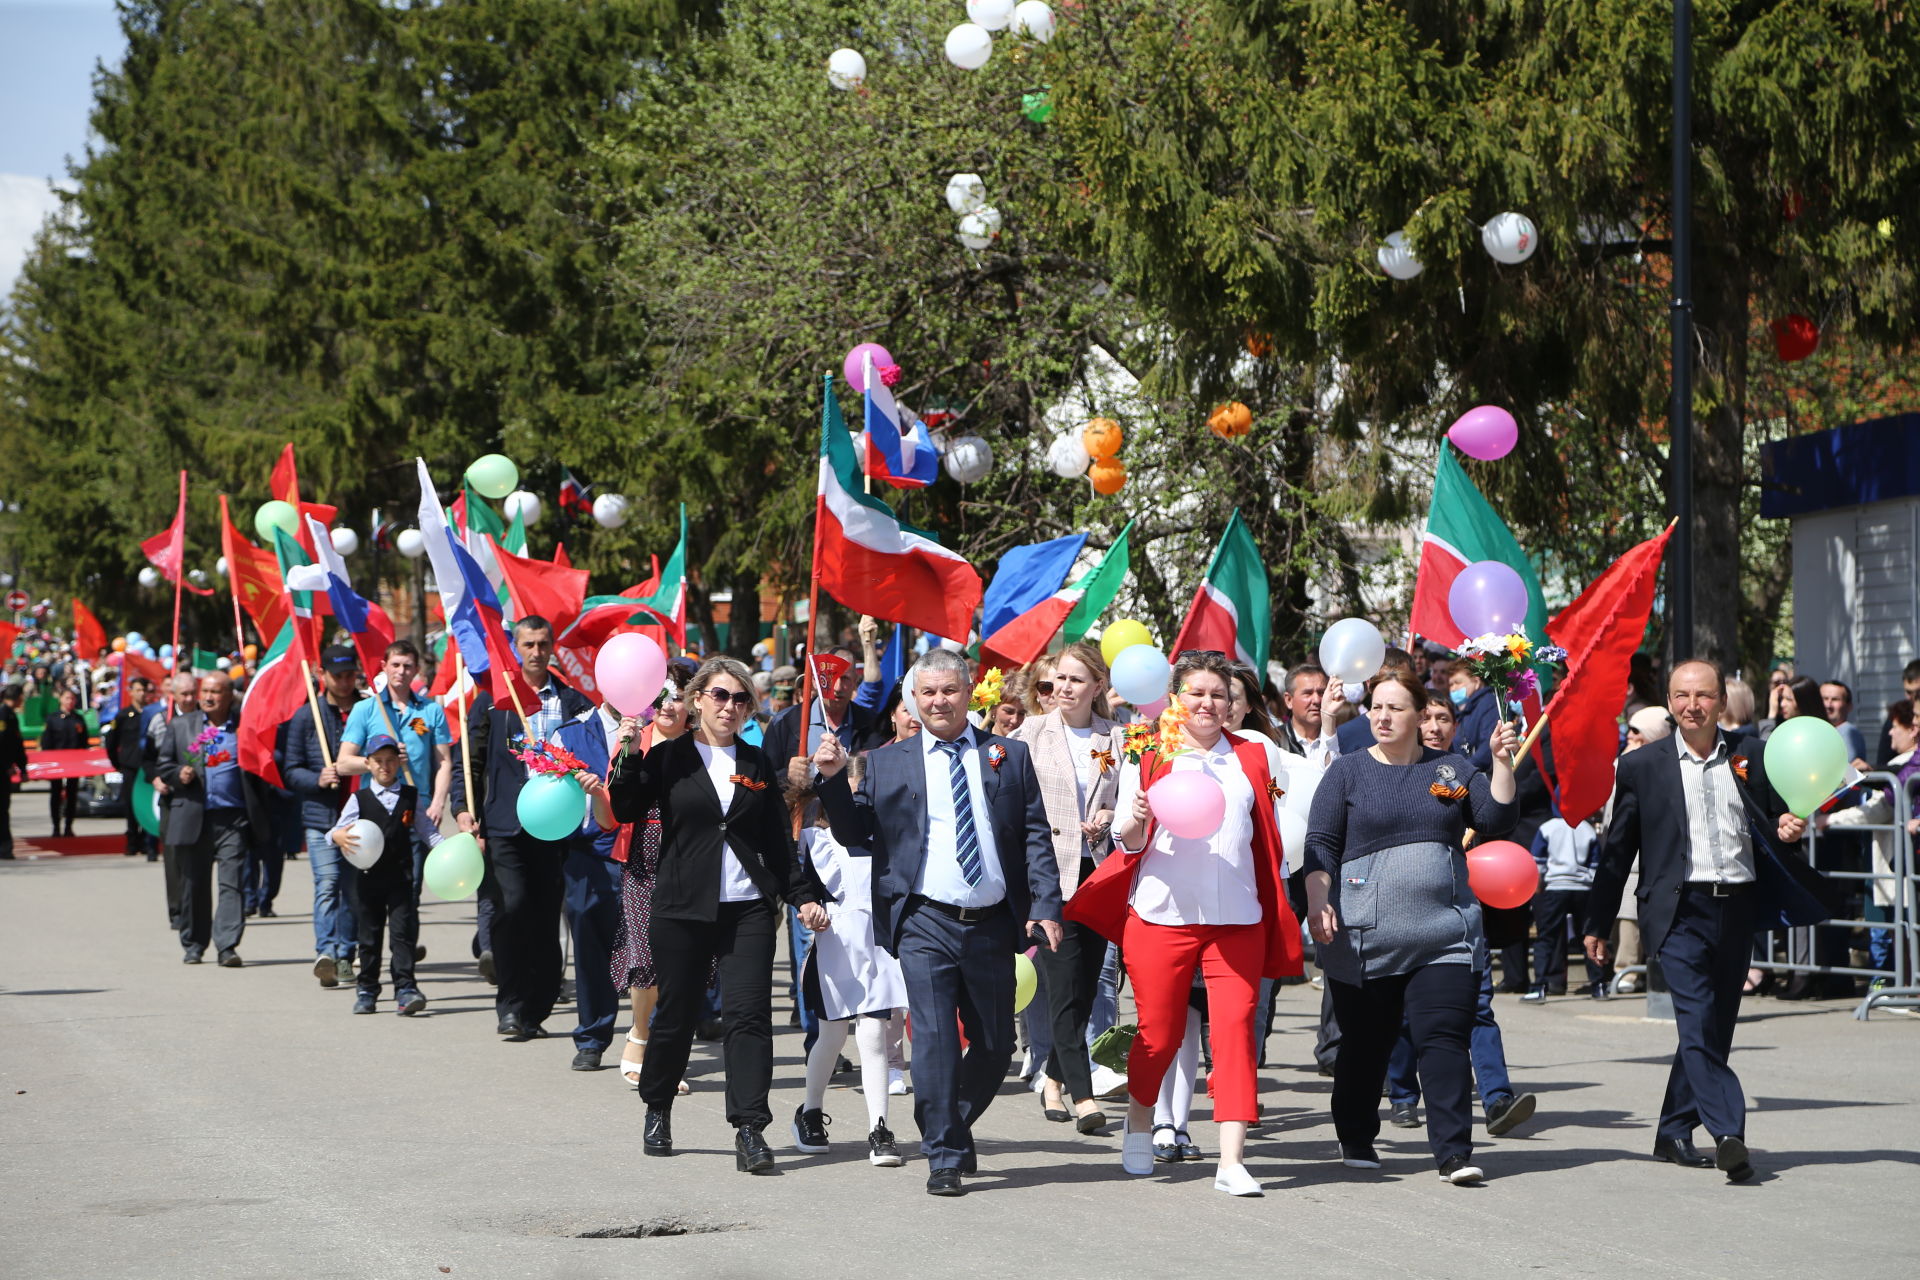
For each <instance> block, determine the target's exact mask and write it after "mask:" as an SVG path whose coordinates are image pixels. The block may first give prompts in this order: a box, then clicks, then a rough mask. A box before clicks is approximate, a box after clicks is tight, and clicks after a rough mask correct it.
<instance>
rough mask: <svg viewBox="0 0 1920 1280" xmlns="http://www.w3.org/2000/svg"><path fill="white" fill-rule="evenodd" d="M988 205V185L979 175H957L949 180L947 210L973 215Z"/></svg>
mask: <svg viewBox="0 0 1920 1280" xmlns="http://www.w3.org/2000/svg"><path fill="white" fill-rule="evenodd" d="M986 203H987V184H986V182H985V181H984V180H983V179H982V178H981V177H980V175H979V174H977V173H956V174H954V175H953V176H952V177H951V178H948V179H947V208H949V209H951V210H953V211H954V212H955V213H957V214H968V213H972V212H973V211H974V210H975V209H978V208H980V207H981V206H983V205H985V204H986Z"/></svg>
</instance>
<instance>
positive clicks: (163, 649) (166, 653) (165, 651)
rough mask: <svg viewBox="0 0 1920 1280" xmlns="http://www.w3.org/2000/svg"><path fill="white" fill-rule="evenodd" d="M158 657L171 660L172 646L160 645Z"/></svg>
mask: <svg viewBox="0 0 1920 1280" xmlns="http://www.w3.org/2000/svg"><path fill="white" fill-rule="evenodd" d="M160 656H161V657H163V658H171V657H172V656H173V646H172V645H170V644H163V645H161V646H160Z"/></svg>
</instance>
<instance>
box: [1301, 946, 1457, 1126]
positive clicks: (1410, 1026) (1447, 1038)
mask: <svg viewBox="0 0 1920 1280" xmlns="http://www.w3.org/2000/svg"><path fill="white" fill-rule="evenodd" d="M1327 989H1328V990H1329V991H1331V992H1333V1007H1334V1010H1335V1011H1336V1013H1337V1014H1338V1016H1339V1019H1340V1058H1339V1061H1338V1062H1336V1063H1335V1064H1334V1068H1333V1127H1334V1131H1335V1132H1336V1133H1337V1134H1338V1135H1339V1137H1340V1141H1341V1142H1342V1143H1345V1144H1347V1145H1349V1146H1371V1145H1372V1144H1373V1140H1374V1139H1375V1138H1376V1137H1378V1136H1379V1134H1380V1089H1381V1086H1382V1085H1384V1084H1385V1083H1386V1079H1387V1061H1388V1059H1390V1058H1391V1057H1392V1056H1393V1046H1394V1042H1395V1041H1397V1040H1398V1039H1399V1038H1400V1024H1401V1022H1402V1021H1403V1020H1404V1021H1405V1023H1406V1025H1407V1030H1408V1031H1409V1033H1410V1034H1411V1035H1412V1037H1413V1048H1414V1052H1415V1053H1416V1054H1418V1055H1419V1061H1420V1090H1421V1092H1422V1093H1423V1094H1425V1095H1426V1099H1427V1142H1428V1144H1429V1146H1430V1147H1431V1148H1432V1150H1433V1159H1434V1163H1435V1164H1445V1163H1446V1162H1447V1161H1448V1160H1450V1159H1452V1158H1453V1157H1454V1156H1465V1155H1471V1154H1472V1152H1473V1061H1472V1058H1471V1057H1470V1056H1469V1055H1468V1051H1467V1044H1468V1039H1469V1037H1470V1036H1471V1035H1472V1034H1473V1019H1474V1006H1475V1004H1476V1003H1477V1001H1478V999H1479V994H1480V975H1479V974H1477V973H1475V972H1474V971H1473V968H1472V966H1470V965H1465V964H1430V965H1426V966H1424V967H1423V968H1419V969H1415V970H1414V971H1413V972H1412V973H1401V974H1395V975H1394V976H1392V977H1389V978H1368V979H1367V980H1366V981H1365V982H1364V983H1361V984H1360V985H1358V986H1355V985H1353V984H1352V983H1346V982H1339V981H1336V980H1335V979H1333V978H1328V979H1327Z"/></svg>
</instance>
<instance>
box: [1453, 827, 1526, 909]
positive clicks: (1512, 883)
mask: <svg viewBox="0 0 1920 1280" xmlns="http://www.w3.org/2000/svg"><path fill="white" fill-rule="evenodd" d="M1467 887H1468V888H1470V889H1472V890H1473V896H1474V897H1476V898H1478V899H1480V901H1482V902H1484V903H1486V904H1487V905H1488V906H1490V907H1497V908H1499V909H1501V910H1503V911H1504V910H1508V909H1510V908H1513V907H1524V906H1525V905H1527V903H1529V902H1531V901H1532V900H1533V894H1534V890H1536V889H1538V888H1539V887H1540V871H1539V868H1538V867H1536V866H1535V865H1534V861H1533V855H1532V854H1530V853H1528V852H1527V851H1526V850H1525V849H1523V848H1521V847H1520V846H1519V845H1517V844H1515V843H1514V842H1513V841H1511V840H1494V841H1490V842H1488V843H1487V844H1477V845H1475V846H1474V847H1473V848H1471V849H1469V850H1467Z"/></svg>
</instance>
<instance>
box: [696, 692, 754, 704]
mask: <svg viewBox="0 0 1920 1280" xmlns="http://www.w3.org/2000/svg"><path fill="white" fill-rule="evenodd" d="M701 692H702V693H704V694H706V695H707V696H708V697H709V698H712V699H713V705H714V706H716V707H724V706H726V705H727V703H729V702H731V703H733V705H734V706H736V707H744V706H746V705H747V704H748V703H749V702H752V701H753V695H752V694H750V693H748V692H747V691H746V690H744V689H735V690H733V691H732V692H731V693H730V692H728V691H727V690H725V689H703V690H701Z"/></svg>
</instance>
